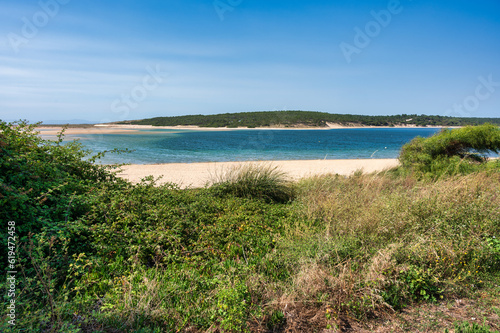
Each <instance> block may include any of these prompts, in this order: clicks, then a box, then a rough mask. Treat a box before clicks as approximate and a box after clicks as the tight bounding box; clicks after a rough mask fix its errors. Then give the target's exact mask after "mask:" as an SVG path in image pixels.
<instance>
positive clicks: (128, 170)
mask: <svg viewBox="0 0 500 333" xmlns="http://www.w3.org/2000/svg"><path fill="white" fill-rule="evenodd" d="M249 163H256V164H262V163H265V164H271V165H272V166H277V167H278V168H279V169H280V170H281V171H283V172H285V173H286V174H287V175H288V176H289V177H290V178H291V179H293V180H297V179H300V178H304V177H309V176H313V175H321V174H329V173H332V174H340V175H345V176H348V175H351V174H353V173H354V172H355V171H357V170H363V172H365V173H370V172H374V171H383V170H385V169H389V168H392V167H395V166H398V165H399V162H398V160H397V159H352V160H293V161H263V162H211V163H168V164H148V165H140V164H133V165H127V166H123V167H122V170H123V171H122V172H121V173H120V174H119V176H120V177H122V178H124V179H128V180H129V181H131V182H133V183H137V182H139V181H140V180H141V179H142V178H144V177H147V176H150V175H152V176H154V177H155V178H156V177H160V176H162V179H161V180H160V181H159V183H161V184H163V183H169V182H170V183H175V184H177V185H179V186H181V187H182V188H187V187H203V186H204V185H205V184H206V183H207V182H209V181H210V180H213V179H214V177H216V176H217V175H220V174H221V173H223V172H224V170H227V169H229V168H231V167H235V166H238V165H241V164H249Z"/></svg>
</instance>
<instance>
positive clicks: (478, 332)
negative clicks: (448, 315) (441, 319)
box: [445, 322, 498, 333]
mask: <svg viewBox="0 0 500 333" xmlns="http://www.w3.org/2000/svg"><path fill="white" fill-rule="evenodd" d="M454 326H455V333H496V332H498V331H493V330H491V329H490V328H489V327H488V326H486V325H479V324H476V323H473V324H470V323H468V322H462V323H459V322H457V323H455V325H454ZM445 332H446V333H447V332H448V330H445Z"/></svg>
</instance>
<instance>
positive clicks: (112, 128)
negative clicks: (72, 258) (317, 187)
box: [37, 123, 442, 136]
mask: <svg viewBox="0 0 500 333" xmlns="http://www.w3.org/2000/svg"><path fill="white" fill-rule="evenodd" d="M327 125H328V127H307V126H305V127H256V128H247V127H238V128H227V127H199V126H151V125H107V124H97V125H93V126H88V127H81V128H80V127H70V128H67V129H66V131H65V132H64V133H65V134H68V135H79V134H134V133H139V130H151V129H164V130H198V131H238V130H257V131H263V130H275V131H276V130H318V131H324V130H330V129H357V128H442V127H441V126H427V127H417V126H394V127H384V126H344V125H340V124H334V123H327ZM62 128H63V127H62V126H44V125H42V126H39V127H38V128H37V130H38V131H39V132H40V134H41V135H44V136H45V135H46V136H52V135H57V134H58V133H59V132H60V131H61V130H62Z"/></svg>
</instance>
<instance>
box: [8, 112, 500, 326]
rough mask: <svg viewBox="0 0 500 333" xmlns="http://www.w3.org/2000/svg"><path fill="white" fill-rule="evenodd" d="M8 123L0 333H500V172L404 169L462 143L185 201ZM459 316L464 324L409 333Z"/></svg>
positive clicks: (473, 166)
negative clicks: (391, 163)
mask: <svg viewBox="0 0 500 333" xmlns="http://www.w3.org/2000/svg"><path fill="white" fill-rule="evenodd" d="M15 125H16V126H12V124H6V123H3V122H2V123H0V130H1V132H0V149H1V155H0V219H1V221H2V226H4V228H3V229H2V249H1V250H0V251H1V252H0V254H1V265H2V266H1V267H2V269H3V271H4V272H6V271H7V270H8V269H7V266H6V263H7V258H8V255H9V254H8V251H6V249H7V237H8V231H7V228H6V226H7V222H8V221H14V222H15V223H16V224H15V225H16V233H17V237H18V240H17V247H16V251H17V264H16V270H17V271H18V273H17V286H16V288H17V293H16V326H15V327H12V326H11V325H9V323H8V321H9V320H11V319H10V318H9V317H8V316H7V314H8V313H9V312H8V309H7V305H8V304H9V301H10V298H9V297H7V293H3V306H2V322H1V323H0V325H1V326H0V330H1V331H2V332H9V331H11V332H18V331H19V330H20V329H23V330H24V331H26V332H281V331H283V332H284V331H295V332H322V331H323V330H324V329H330V330H331V331H332V332H334V331H338V330H348V329H350V328H351V329H353V330H355V331H366V332H369V331H373V330H374V328H375V327H377V326H382V327H383V326H384V325H388V324H386V320H390V321H391V325H393V326H391V327H390V328H391V329H393V330H396V331H397V330H408V331H417V330H420V331H439V332H443V331H444V329H445V328H449V329H455V330H456V331H457V332H459V331H462V332H469V331H473V332H488V331H490V332H493V331H494V330H498V329H499V328H500V318H499V316H498V315H499V314H500V302H499V299H500V287H499V286H498V284H499V283H498V281H499V278H500V276H499V273H498V272H499V269H500V241H499V238H500V210H499V209H498V207H499V206H500V163H499V162H498V161H487V160H485V159H483V158H468V156H470V154H469V153H466V152H470V150H467V147H468V146H467V145H470V143H471V142H470V141H467V142H468V143H467V142H466V144H464V146H463V148H464V149H462V150H459V152H460V153H461V154H465V155H464V156H462V157H461V158H460V163H459V164H460V165H465V166H466V167H454V168H449V167H448V166H449V165H451V164H450V163H455V162H454V161H455V159H456V158H457V157H456V156H457V155H455V154H444V155H442V154H437V155H436V156H438V155H439V156H440V157H439V161H440V162H439V163H438V164H432V163H431V164H432V165H433V166H432V168H431V169H426V168H425V167H421V166H420V164H418V163H417V164H412V163H409V162H408V160H409V159H410V160H411V159H412V158H415V156H416V155H418V156H420V157H421V158H422V159H423V160H426V159H425V158H424V157H423V156H424V155H426V154H431V151H430V150H427V149H420V148H419V147H427V146H426V144H427V142H432V140H438V141H439V140H444V139H445V138H447V137H448V136H451V137H452V138H454V139H456V138H457V137H462V136H463V135H465V134H464V133H463V132H460V131H458V132H451V133H450V132H447V131H444V132H442V133H440V134H439V135H438V136H436V137H432V138H430V139H428V140H431V141H425V140H424V141H422V140H423V139H416V140H415V141H413V142H412V143H410V144H409V145H408V146H407V147H405V149H404V150H403V153H402V155H401V162H402V167H401V168H399V169H396V170H390V171H388V172H385V173H383V174H378V175H364V174H361V173H356V174H355V175H353V176H351V177H348V178H346V177H341V176H338V175H327V176H321V177H313V178H309V179H304V180H301V181H300V182H298V183H292V182H289V181H288V180H287V179H286V175H284V174H283V173H280V172H279V170H276V169H274V168H273V167H272V166H269V165H268V166H264V167H262V168H260V169H256V168H254V167H247V168H241V169H239V170H236V169H233V170H228V172H227V173H226V174H222V175H219V177H217V178H216V179H214V180H213V183H212V184H210V185H207V187H206V188H202V189H187V190H181V189H179V188H178V187H177V186H176V185H175V184H167V185H162V186H159V185H156V184H155V180H154V179H152V178H148V179H144V180H143V182H142V183H140V184H137V185H132V184H130V183H128V182H126V181H124V180H121V179H120V178H117V177H115V176H114V174H113V173H112V172H111V171H110V169H109V167H105V166H100V165H97V164H93V163H92V160H93V158H90V159H88V156H89V152H86V151H83V150H82V149H81V147H80V146H79V145H78V143H68V144H66V145H62V144H61V140H62V136H61V137H60V140H59V141H58V142H50V141H45V140H42V139H40V138H39V137H38V136H37V135H36V133H35V132H34V125H28V124H25V123H18V124H15ZM467 131H469V132H467V133H468V134H467V133H466V134H467V135H465V136H464V137H463V138H464V139H463V140H465V141H466V140H467V138H470V137H471V136H482V137H484V138H485V139H484V140H483V141H482V144H481V145H480V146H472V150H474V151H478V152H481V151H483V150H482V149H481V148H484V147H485V145H489V146H488V147H489V148H488V149H490V150H495V149H498V148H500V147H499V145H497V143H498V142H499V141H496V140H498V139H499V137H500V134H499V131H500V130H499V129H498V128H497V127H494V126H489V125H485V126H482V127H478V128H476V127H475V128H468V129H467ZM471 133H472V134H471ZM436 138H437V139H436ZM440 138H441V139H440ZM443 138H444V139H443ZM465 141H464V142H465ZM450 142H452V143H453V142H456V140H451V141H449V142H448V143H450ZM469 148H470V147H469ZM405 152H406V153H405ZM408 152H411V153H408ZM84 157H87V159H84ZM98 157H99V156H95V157H94V160H95V158H98ZM447 161H448V163H447ZM443 170H446V172H443ZM431 175H434V176H433V177H431ZM1 284H2V288H3V289H4V290H6V289H7V288H8V285H7V283H6V282H5V281H2V282H1ZM456 304H458V305H456ZM463 304H469V305H471V307H470V309H469V310H470V311H472V315H470V314H469V313H468V315H467V316H466V315H464V316H463V317H460V316H452V317H451V318H452V320H451V321H446V320H442V321H439V319H436V321H435V322H434V321H433V322H432V323H430V322H429V324H428V326H425V327H422V326H418V325H424V324H418V325H417V321H420V322H424V323H425V321H423V320H422V317H423V316H422V315H421V312H420V311H429V313H431V312H435V311H434V310H426V309H429V308H430V307H432V309H438V308H439V309H441V308H443V309H445V310H446V309H447V311H451V310H452V309H455V308H457V307H459V306H462V305H463ZM464 306H465V305H464ZM426 307H427V308H426ZM402 310H405V311H404V312H403V311H402ZM417 310H418V311H419V312H418V314H417V312H416V311H417ZM445 310H443V311H445ZM412 311H413V312H412ZM473 311H477V312H473ZM408 313H415V318H417V320H415V318H413V319H412V318H408ZM479 314H480V317H478V315H479ZM443 316H445V315H443ZM472 316H474V318H476V319H477V322H475V321H473V320H472V319H471V318H472ZM456 319H460V320H458V321H457V322H455V323H454V322H453V321H454V320H456ZM466 321H470V322H471V324H468V323H467V322H466ZM394 325H395V326H394ZM425 325H427V324H425Z"/></svg>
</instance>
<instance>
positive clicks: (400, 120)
mask: <svg viewBox="0 0 500 333" xmlns="http://www.w3.org/2000/svg"><path fill="white" fill-rule="evenodd" d="M327 123H337V124H341V125H346V126H359V125H364V126H398V125H416V126H466V125H480V124H484V123H492V124H498V125H500V118H457V117H445V116H427V115H416V114H401V115H395V116H362V115H352V114H332V113H326V112H315V111H262V112H242V113H225V114H216V115H206V116H205V115H190V116H177V117H156V118H149V119H142V120H131V121H122V122H119V123H118V124H134V125H153V126H188V125H193V126H200V127H229V128H236V127H248V128H255V127H302V126H306V127H326V126H327Z"/></svg>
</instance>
